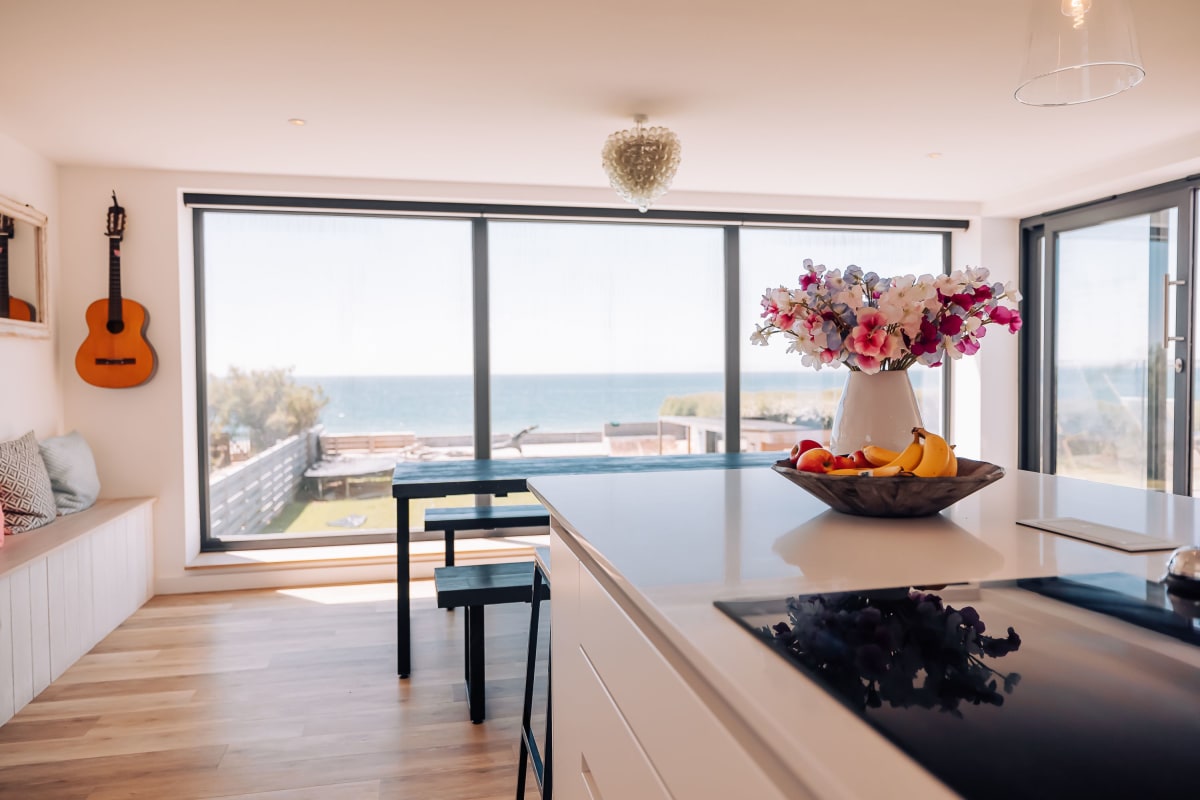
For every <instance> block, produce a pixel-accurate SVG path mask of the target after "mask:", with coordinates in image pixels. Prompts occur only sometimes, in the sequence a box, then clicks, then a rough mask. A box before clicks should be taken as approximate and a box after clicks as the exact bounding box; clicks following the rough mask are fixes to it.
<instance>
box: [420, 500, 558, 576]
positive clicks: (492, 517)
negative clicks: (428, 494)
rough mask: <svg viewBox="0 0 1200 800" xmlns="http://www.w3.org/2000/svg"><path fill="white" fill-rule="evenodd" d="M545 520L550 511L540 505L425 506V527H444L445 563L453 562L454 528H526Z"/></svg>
mask: <svg viewBox="0 0 1200 800" xmlns="http://www.w3.org/2000/svg"><path fill="white" fill-rule="evenodd" d="M549 524H550V515H549V514H548V513H547V512H546V509H545V508H544V507H542V506H540V505H531V506H469V507H466V508H428V509H426V510H425V530H427V531H445V533H446V566H447V567H453V566H454V532H455V531H467V530H492V529H494V528H526V527H533V526H537V525H549ZM531 579H532V576H531Z"/></svg>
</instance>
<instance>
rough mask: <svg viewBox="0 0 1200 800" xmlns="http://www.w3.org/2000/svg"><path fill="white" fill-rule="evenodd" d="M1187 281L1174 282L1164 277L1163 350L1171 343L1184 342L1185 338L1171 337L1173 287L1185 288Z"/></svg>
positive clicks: (1169, 277) (1167, 276)
mask: <svg viewBox="0 0 1200 800" xmlns="http://www.w3.org/2000/svg"><path fill="white" fill-rule="evenodd" d="M1186 284H1187V281H1173V280H1171V276H1170V275H1163V340H1162V342H1163V349H1164V350H1166V349H1167V348H1168V347H1170V346H1171V342H1182V341H1183V340H1184V337H1182V336H1172V335H1171V287H1172V286H1184V285H1186Z"/></svg>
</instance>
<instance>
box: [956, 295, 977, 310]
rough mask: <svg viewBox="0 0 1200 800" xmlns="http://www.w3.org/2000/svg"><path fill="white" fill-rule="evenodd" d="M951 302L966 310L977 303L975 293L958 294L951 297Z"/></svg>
mask: <svg viewBox="0 0 1200 800" xmlns="http://www.w3.org/2000/svg"><path fill="white" fill-rule="evenodd" d="M950 302H951V303H953V304H954V305H956V306H958V307H959V308H961V309H963V310H964V311H966V310H968V309H970V308H971V306H973V305H975V295H973V294H956V295H954V296H952V297H951V298H950Z"/></svg>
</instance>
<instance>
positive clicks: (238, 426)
mask: <svg viewBox="0 0 1200 800" xmlns="http://www.w3.org/2000/svg"><path fill="white" fill-rule="evenodd" d="M328 403H329V400H328V398H326V397H325V394H324V392H323V391H322V390H321V387H320V386H316V387H314V386H306V385H301V384H298V383H296V381H295V379H294V378H293V377H292V368H291V367H277V368H274V369H261V370H257V369H250V370H243V369H239V368H238V367H230V368H229V374H228V375H226V376H225V377H218V376H216V375H209V376H208V432H209V441H210V442H211V443H212V448H211V449H212V454H211V457H212V459H213V466H214V467H218V466H222V465H223V464H224V463H228V460H229V447H230V444H231V441H232V440H234V439H246V440H248V441H249V444H250V451H249V453H248V455H253V454H254V453H259V452H262V451H263V450H265V449H267V448H268V447H270V446H271V445H273V444H275V443H276V442H278V441H279V440H280V439H285V438H287V437H288V436H295V435H296V434H298V433H300V431H303V430H307V429H308V428H311V427H312V426H314V425H316V424H317V421H318V420H319V419H320V416H321V409H323V408H324V407H325V406H326V405H327V404H328Z"/></svg>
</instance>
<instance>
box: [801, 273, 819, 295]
mask: <svg viewBox="0 0 1200 800" xmlns="http://www.w3.org/2000/svg"><path fill="white" fill-rule="evenodd" d="M820 280H821V279H820V277H818V276H817V275H815V274H813V273H811V272H809V273H807V274H804V275H801V276H800V288H801V289H802V290H804V291H808V288H809V287H810V286H815V285H816V284H817V283H819V282H820Z"/></svg>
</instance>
